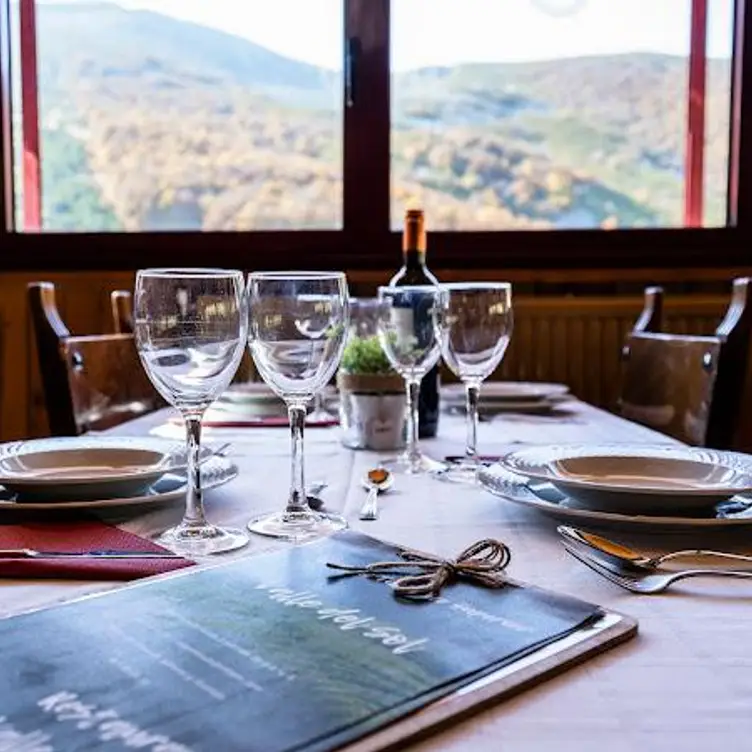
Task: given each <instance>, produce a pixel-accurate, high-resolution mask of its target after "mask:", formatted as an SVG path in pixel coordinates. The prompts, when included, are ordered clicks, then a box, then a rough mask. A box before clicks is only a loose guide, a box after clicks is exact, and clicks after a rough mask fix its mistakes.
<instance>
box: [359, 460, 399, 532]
mask: <svg viewBox="0 0 752 752" xmlns="http://www.w3.org/2000/svg"><path fill="white" fill-rule="evenodd" d="M393 483H394V476H393V475H392V474H391V473H390V472H389V471H388V470H386V469H384V468H383V467H377V468H374V469H373V470H369V471H368V472H367V473H366V475H365V477H364V478H363V486H364V487H365V488H367V489H368V496H366V500H365V501H364V502H363V506H362V507H361V508H360V515H359V516H360V519H361V520H365V521H372V520H377V519H378V518H379V506H378V499H379V494H380V493H381V492H382V491H386V490H388V489H390V488H391V487H392V484H393Z"/></svg>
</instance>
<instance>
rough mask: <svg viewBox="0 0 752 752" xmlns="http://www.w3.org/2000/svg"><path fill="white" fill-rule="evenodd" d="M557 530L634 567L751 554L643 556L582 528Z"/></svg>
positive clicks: (741, 557) (697, 551) (693, 550)
mask: <svg viewBox="0 0 752 752" xmlns="http://www.w3.org/2000/svg"><path fill="white" fill-rule="evenodd" d="M557 530H558V531H559V533H560V534H561V535H562V536H563V537H564V538H566V539H567V540H569V541H574V542H575V543H579V544H580V545H583V546H587V548H589V549H591V550H593V551H597V552H598V553H599V554H600V555H601V556H605V557H606V559H611V560H612V561H615V562H617V563H618V564H620V565H622V566H627V567H632V568H634V569H657V568H658V567H660V566H661V564H664V563H665V562H667V561H671V560H672V559H678V558H680V557H683V556H714V557H719V558H721V559H733V560H734V561H748V562H752V556H745V555H744V554H732V553H728V552H724V551H710V550H707V549H702V548H690V549H683V550H681V551H672V552H671V553H668V554H663V555H662V556H645V555H644V554H641V553H639V552H637V551H633V550H632V549H631V548H627V546H624V545H622V544H621V543H615V542H614V541H611V540H608V538H603V537H602V536H600V535H596V534H595V533H586V532H585V531H583V530H577V528H573V527H567V526H566V525H561V526H559V527H558V528H557Z"/></svg>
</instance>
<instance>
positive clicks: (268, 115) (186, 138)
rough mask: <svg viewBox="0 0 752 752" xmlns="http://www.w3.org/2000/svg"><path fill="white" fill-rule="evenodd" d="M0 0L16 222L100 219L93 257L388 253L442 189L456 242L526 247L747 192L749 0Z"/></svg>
mask: <svg viewBox="0 0 752 752" xmlns="http://www.w3.org/2000/svg"><path fill="white" fill-rule="evenodd" d="M0 3H4V4H8V7H9V8H10V23H8V20H7V19H6V20H5V24H6V25H7V28H8V29H9V30H10V34H9V36H10V42H11V44H10V59H11V61H12V62H13V63H14V64H13V65H12V67H11V71H12V74H13V75H12V77H11V78H12V90H11V97H10V102H11V115H12V117H11V120H12V123H13V129H12V135H13V147H14V148H13V154H14V160H13V172H12V173H11V172H10V171H8V170H7V168H6V173H5V177H6V180H7V179H8V176H9V175H11V174H12V175H13V177H14V178H15V180H14V186H15V190H14V198H15V209H16V213H15V216H16V222H15V228H14V231H15V232H16V233H24V231H26V232H30V233H35V232H36V231H37V230H42V231H43V233H47V232H50V233H56V234H57V235H58V236H60V235H62V234H65V233H80V232H83V233H87V234H88V235H90V236H92V239H91V240H89V239H87V238H86V237H83V238H81V244H80V246H76V245H74V244H72V243H71V244H69V245H68V247H69V248H70V249H72V252H73V254H74V255H75V254H76V253H78V250H76V249H77V248H78V247H80V248H90V249H91V248H95V247H97V248H98V247H99V246H95V245H87V244H88V243H95V238H96V236H98V235H99V236H101V235H103V234H105V233H106V234H107V235H108V237H110V238H112V239H113V241H112V242H113V243H115V246H117V247H118V248H121V249H122V250H123V257H124V258H130V257H129V256H127V255H126V254H125V251H126V249H128V248H142V249H143V253H146V249H147V248H153V249H155V250H156V251H157V252H165V253H166V252H167V245H165V243H164V242H162V240H161V239H160V238H164V237H165V235H164V233H168V234H169V233H174V232H175V231H177V232H180V233H182V240H183V241H184V242H187V243H194V245H193V247H194V248H197V246H196V245H195V243H196V242H197V241H195V240H191V237H192V236H193V235H194V234H196V233H198V232H214V233H218V234H215V235H214V237H215V238H217V242H218V243H221V244H222V247H223V248H229V247H230V246H232V247H233V248H236V249H237V250H238V253H239V252H240V249H241V248H246V249H247V248H251V247H253V248H256V249H257V250H260V251H264V250H269V249H279V248H284V249H286V250H289V251H290V252H291V253H292V252H296V249H297V252H303V251H307V250H311V249H318V250H320V249H326V248H330V249H331V248H336V249H337V253H340V252H344V251H345V250H348V251H350V252H352V253H353V255H352V256H350V257H348V260H347V263H348V264H351V263H355V264H356V265H357V264H359V263H363V264H364V265H365V264H366V263H367V264H368V265H371V266H375V265H380V264H381V262H380V261H378V260H377V257H378V255H379V254H383V253H386V252H389V253H392V252H393V250H394V243H395V238H394V235H393V234H390V233H394V231H396V230H397V229H398V228H399V226H400V224H401V220H402V216H403V213H404V209H405V208H406V207H408V206H410V205H413V204H420V205H422V206H424V207H425V208H426V210H427V213H428V218H429V223H430V225H429V226H430V229H431V230H433V231H436V232H437V236H436V238H437V244H436V247H438V248H439V252H440V253H444V256H443V257H442V259H443V261H445V262H447V263H456V261H457V259H459V258H460V257H461V256H462V254H464V253H466V248H467V247H468V246H467V239H468V238H470V237H471V236H472V238H473V240H474V241H477V242H478V245H477V246H473V248H478V249H480V250H478V251H477V252H476V251H474V253H477V254H478V255H482V249H483V248H485V249H486V250H487V251H488V254H487V257H488V258H490V257H491V253H492V252H493V253H495V254H497V256H496V258H498V253H499V250H498V249H499V246H500V244H499V242H498V238H499V237H500V236H498V235H495V233H497V232H498V231H505V232H512V233H513V234H514V238H515V241H514V242H515V248H516V249H517V250H513V251H511V253H512V254H514V253H519V259H521V260H522V261H525V260H527V262H528V263H529V258H530V256H529V255H525V254H528V252H529V251H530V252H533V253H534V252H536V249H538V250H540V249H541V248H544V247H545V248H548V249H549V251H551V253H550V254H549V255H552V254H553V253H554V252H555V251H554V249H555V247H556V246H557V244H558V242H559V241H558V240H555V239H553V238H554V236H557V233H551V232H550V231H552V230H569V231H571V230H575V231H586V232H584V233H581V234H580V235H578V236H577V243H578V248H579V249H583V250H584V251H587V249H591V250H592V251H593V253H595V250H594V249H596V247H597V248H598V251H597V252H598V253H603V252H605V251H603V250H602V248H603V241H602V240H601V238H603V237H604V234H603V233H600V232H597V231H599V230H612V231H613V230H627V229H629V230H647V231H653V230H666V231H668V230H676V231H678V230H681V229H683V228H708V229H712V228H726V227H727V225H728V224H729V222H728V221H727V208H728V206H729V203H730V202H731V203H733V202H734V201H735V200H736V198H737V196H736V192H735V189H734V188H733V182H734V181H733V180H732V181H730V180H729V173H730V171H732V172H733V171H735V170H736V172H737V174H738V169H737V167H736V164H737V156H738V154H737V152H738V150H739V148H740V139H741V138H742V136H743V133H744V132H745V131H744V129H741V131H739V132H740V133H741V134H742V136H740V137H739V138H737V139H736V141H735V148H734V149H732V148H731V147H730V134H731V131H732V130H733V128H732V125H733V126H735V127H736V128H737V130H739V128H738V125H739V124H738V123H734V122H733V120H732V119H731V118H730V113H731V110H732V107H733V106H734V104H733V103H734V102H736V103H737V104H736V106H737V109H739V105H738V101H739V96H740V95H741V92H742V88H743V87H742V83H743V82H742V80H741V74H740V72H739V71H740V70H741V66H739V65H737V66H736V69H737V73H736V74H734V68H735V66H734V65H733V63H734V54H735V50H737V49H739V47H738V46H735V45H734V34H735V19H736V18H737V16H738V17H739V18H741V17H742V16H743V12H742V10H743V3H742V0H660V2H656V1H655V0H494V2H488V0H462V1H461V2H459V0H391V2H390V0H274V2H268V0H245V2H242V3H239V2H237V0H112V2H93V1H92V0H0ZM1 18H2V17H0V19H1ZM4 53H5V54H6V55H7V54H8V50H0V55H2V54H4ZM749 78H750V77H749V76H747V79H748V82H747V84H746V88H747V89H749ZM6 94H7V92H6ZM732 94H733V96H732ZM734 97H736V99H734ZM0 101H1V100H0ZM741 109H742V110H743V109H744V108H741ZM747 109H748V108H747ZM6 120H7V116H6ZM747 130H748V129H747ZM4 137H5V138H6V139H7V138H8V137H9V134H8V133H5V134H4ZM730 184H731V185H732V189H731V190H730V189H729V185H730ZM740 190H741V189H740ZM530 230H544V231H549V232H528V231H530ZM236 231H241V232H242V233H248V232H250V233H257V235H256V241H257V243H256V245H253V246H250V245H248V242H249V241H248V239H247V238H246V239H245V240H242V241H241V240H240V239H239V240H238V241H237V244H235V245H233V243H234V241H233V240H232V238H233V236H235V235H236ZM589 231H596V232H589ZM724 231H725V230H724ZM136 234H137V235H138V236H139V238H140V239H141V240H140V241H139V242H140V245H138V246H136V245H131V246H128V245H127V241H126V240H125V236H127V235H136ZM617 236H618V239H617V240H614V241H613V243H612V245H613V248H614V251H613V252H614V253H615V254H617V255H618V254H621V256H620V258H625V259H626V258H630V249H631V248H636V247H638V246H637V244H638V243H641V242H642V241H641V240H638V239H634V240H632V239H630V238H637V236H636V235H630V234H629V233H627V234H624V237H623V238H622V233H618V232H617V233H611V234H610V236H609V237H611V238H612V239H613V238H617ZM562 237H564V236H562ZM566 237H568V238H570V239H571V238H572V237H574V236H572V235H571V234H570V235H567V236H566ZM687 237H690V235H687ZM115 238H120V239H119V240H116V239H115ZM609 242H610V243H611V242H612V241H609ZM118 243H120V244H121V245H117V244H118ZM135 243H136V241H135V240H134V244H135ZM241 243H245V245H242V244H241ZM501 245H503V244H501ZM115 246H113V247H115ZM492 249H493V250H492ZM82 252H83V251H82ZM89 252H91V251H89ZM502 252H503V253H510V251H509V250H508V249H504V250H503V251H502ZM645 253H648V252H647V251H645ZM544 255H545V254H544ZM591 256H592V254H591ZM366 257H368V259H369V260H368V261H367V262H366V261H363V259H365V258H366ZM542 257H543V256H542ZM238 258H239V257H238ZM321 259H322V260H321V263H324V260H323V259H324V257H323V256H322V257H321ZM356 259H357V260H356ZM268 260H269V261H270V262H271V261H274V259H272V258H269V259H268ZM392 261H393V258H390V262H389V263H390V265H391V263H392ZM235 263H238V262H237V261H236V262H235Z"/></svg>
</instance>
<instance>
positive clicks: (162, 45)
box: [36, 0, 343, 232]
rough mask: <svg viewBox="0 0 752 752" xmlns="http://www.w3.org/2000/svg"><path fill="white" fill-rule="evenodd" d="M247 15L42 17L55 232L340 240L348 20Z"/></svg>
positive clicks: (329, 15)
mask: <svg viewBox="0 0 752 752" xmlns="http://www.w3.org/2000/svg"><path fill="white" fill-rule="evenodd" d="M238 8H239V4H238V2H237V0H212V1H211V2H208V1H206V0H202V1H201V2H191V1H190V0H141V1H139V2H121V3H118V4H105V3H102V4H90V3H74V4H70V3H49V2H43V1H42V2H37V3H36V32H37V33H36V40H37V59H38V63H39V67H38V101H39V117H38V126H39V134H40V150H41V160H42V161H41V166H42V180H43V182H42V196H43V210H44V214H43V220H42V227H43V228H44V229H46V230H84V231H85V230H88V231H92V230H93V231H110V230H126V231H137V232H138V231H149V230H280V229H319V228H327V229H330V228H331V229H338V228H339V227H341V225H342V211H341V205H342V94H341V92H342V73H341V67H340V70H339V71H338V70H335V67H336V65H338V64H339V63H340V61H341V58H342V39H343V30H342V5H341V3H340V2H337V0H307V1H306V2H305V3H302V2H300V0H275V2H274V3H259V2H251V3H249V4H248V6H247V9H246V10H245V11H244V12H242V13H238ZM301 16H302V17H301ZM291 17H297V18H298V19H299V20H298V22H297V23H295V24H290V23H289V22H288V20H289V19H290V18H291ZM309 34H311V35H313V36H314V37H315V38H316V39H317V40H318V42H319V45H318V46H317V47H316V48H312V49H310V50H301V52H302V53H303V54H302V59H301V58H299V57H298V56H296V55H295V53H296V50H297V49H298V47H299V44H298V43H299V41H300V40H298V39H296V37H301V36H302V38H303V39H305V38H308V36H309ZM306 53H308V54H307V55H306ZM316 54H318V55H319V57H315V55H316ZM306 57H308V59H306Z"/></svg>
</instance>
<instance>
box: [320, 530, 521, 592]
mask: <svg viewBox="0 0 752 752" xmlns="http://www.w3.org/2000/svg"><path fill="white" fill-rule="evenodd" d="M397 554H398V556H399V557H400V559H401V560H400V561H377V562H374V563H373V564H367V565H365V566H348V565H346V564H332V563H327V565H326V566H327V567H329V568H330V569H336V570H339V571H340V572H341V573H342V574H340V575H339V576H340V577H353V576H358V575H362V576H365V577H369V578H371V579H377V580H387V581H388V582H390V584H391V586H392V589H393V590H394V594H395V595H397V596H400V597H402V598H417V599H423V598H436V597H438V595H439V594H440V593H441V589H442V588H443V587H444V586H445V585H447V584H448V583H449V582H452V581H454V580H456V579H459V578H465V579H468V580H471V581H474V582H477V583H479V584H481V585H483V586H484V587H488V588H501V587H504V586H505V585H506V583H507V581H506V578H505V577H504V570H505V569H506V567H507V566H508V564H509V562H510V560H511V558H512V554H511V552H510V551H509V547H508V546H507V545H506V544H505V543H502V542H501V541H498V540H495V539H493V538H484V539H483V540H479V541H477V542H476V543H473V544H472V545H471V546H468V547H467V548H466V549H465V550H464V551H462V553H460V554H459V556H457V558H456V559H444V558H442V557H440V556H435V555H433V554H425V553H420V552H419V551H413V550H412V549H409V548H405V549H400V550H398V551H397Z"/></svg>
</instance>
